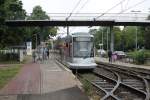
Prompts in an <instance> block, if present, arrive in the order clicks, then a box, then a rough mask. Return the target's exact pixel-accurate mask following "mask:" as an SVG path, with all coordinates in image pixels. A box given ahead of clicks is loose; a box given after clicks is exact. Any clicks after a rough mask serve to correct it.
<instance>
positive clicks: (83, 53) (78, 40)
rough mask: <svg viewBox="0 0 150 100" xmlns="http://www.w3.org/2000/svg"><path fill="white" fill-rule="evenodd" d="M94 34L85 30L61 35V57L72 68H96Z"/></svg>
mask: <svg viewBox="0 0 150 100" xmlns="http://www.w3.org/2000/svg"><path fill="white" fill-rule="evenodd" d="M93 38H94V37H93V35H91V34H89V33H84V32H78V33H72V34H71V35H67V36H65V37H59V39H58V41H59V42H57V45H59V46H58V47H59V51H60V55H61V56H60V59H61V61H62V62H63V63H65V64H66V65H67V66H68V67H69V68H70V69H94V68H95V67H96V66H97V65H96V63H95V61H94V44H93Z"/></svg>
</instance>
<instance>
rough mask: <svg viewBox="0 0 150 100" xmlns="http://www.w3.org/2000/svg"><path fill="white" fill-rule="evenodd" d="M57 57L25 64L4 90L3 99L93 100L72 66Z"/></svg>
mask: <svg viewBox="0 0 150 100" xmlns="http://www.w3.org/2000/svg"><path fill="white" fill-rule="evenodd" d="M60 65H61V64H60V63H58V62H57V61H56V60H54V59H53V58H50V59H48V60H45V61H39V62H37V63H31V62H30V63H29V64H25V65H24V66H23V67H22V68H21V70H20V72H19V73H18V74H17V75H16V77H15V78H13V79H12V80H11V81H10V82H9V83H8V84H7V85H6V86H4V88H2V89H1V90H0V100H89V98H88V96H86V95H85V93H84V92H83V90H82V88H81V85H82V84H81V83H80V82H79V81H78V79H76V78H75V76H74V75H73V74H72V72H71V71H70V70H69V69H66V68H65V67H62V66H61V67H60Z"/></svg>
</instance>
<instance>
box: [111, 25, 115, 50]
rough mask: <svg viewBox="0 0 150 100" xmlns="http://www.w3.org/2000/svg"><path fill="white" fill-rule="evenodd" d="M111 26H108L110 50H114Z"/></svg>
mask: <svg viewBox="0 0 150 100" xmlns="http://www.w3.org/2000/svg"><path fill="white" fill-rule="evenodd" d="M112 29H113V26H110V50H111V51H112V52H113V51H114V33H113V32H112Z"/></svg>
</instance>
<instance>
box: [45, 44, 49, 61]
mask: <svg viewBox="0 0 150 100" xmlns="http://www.w3.org/2000/svg"><path fill="white" fill-rule="evenodd" d="M46 55H47V58H48V59H49V49H48V47H47V48H46Z"/></svg>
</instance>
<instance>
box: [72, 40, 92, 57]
mask: <svg viewBox="0 0 150 100" xmlns="http://www.w3.org/2000/svg"><path fill="white" fill-rule="evenodd" d="M73 48H74V50H73V51H74V57H83V58H88V57H93V56H94V55H93V54H94V53H93V38H92V37H75V38H74V39H73Z"/></svg>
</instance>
